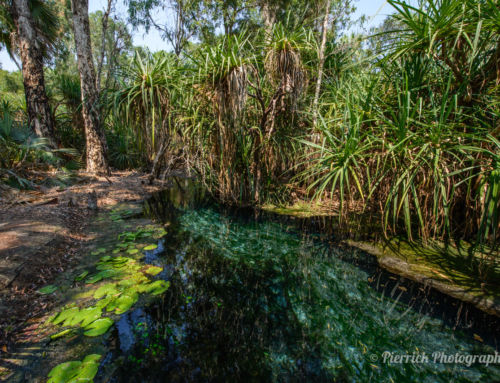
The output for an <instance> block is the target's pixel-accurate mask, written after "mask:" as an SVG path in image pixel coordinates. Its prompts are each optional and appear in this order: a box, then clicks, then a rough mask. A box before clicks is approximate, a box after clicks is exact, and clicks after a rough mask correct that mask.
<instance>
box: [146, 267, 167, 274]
mask: <svg viewBox="0 0 500 383" xmlns="http://www.w3.org/2000/svg"><path fill="white" fill-rule="evenodd" d="M162 271H163V268H162V267H159V266H149V267H148V268H147V269H146V270H145V271H144V272H145V273H146V274H149V275H153V276H155V275H158V274H160V273H161V272H162Z"/></svg>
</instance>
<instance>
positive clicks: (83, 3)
mask: <svg viewBox="0 0 500 383" xmlns="http://www.w3.org/2000/svg"><path fill="white" fill-rule="evenodd" d="M71 8H72V13H73V33H74V36H75V47H76V54H77V59H78V71H79V72H80V83H81V88H82V114H83V120H84V123H85V138H86V143H87V171H88V172H89V173H94V174H109V166H108V161H107V158H106V156H107V145H106V137H105V136H104V131H103V129H102V126H101V121H100V110H99V92H98V90H97V87H96V74H95V69H94V62H93V59H92V48H91V42H90V28H89V12H88V9H89V3H88V0H71Z"/></svg>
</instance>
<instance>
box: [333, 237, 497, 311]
mask: <svg viewBox="0 0 500 383" xmlns="http://www.w3.org/2000/svg"><path fill="white" fill-rule="evenodd" d="M340 244H341V245H342V246H347V247H349V248H353V249H357V250H361V251H362V252H365V253H367V254H369V255H371V256H374V257H375V258H376V259H377V262H378V265H379V266H380V267H381V268H383V269H385V270H387V271H389V272H391V273H393V274H397V275H399V276H402V277H404V278H407V279H410V280H412V281H414V282H417V283H420V284H423V285H424V286H426V287H427V286H429V287H431V288H434V289H436V290H438V291H439V292H441V293H443V294H446V295H449V296H451V297H453V298H455V299H458V300H460V301H463V302H465V303H469V304H472V305H474V306H475V307H476V308H478V309H480V310H482V311H484V312H486V313H487V314H490V315H494V316H497V317H499V318H500V303H499V302H495V300H494V299H492V298H491V297H488V296H486V295H480V294H479V293H478V292H477V291H475V292H471V291H467V290H466V289H465V288H463V287H461V286H459V285H456V284H450V283H445V282H442V281H440V280H437V279H436V278H433V277H431V276H429V275H426V274H424V273H421V272H417V271H415V270H413V269H412V266H415V265H414V264H413V263H410V262H407V261H405V260H404V259H402V258H401V257H398V256H395V255H390V254H388V252H387V251H384V250H383V249H381V248H379V247H378V246H377V244H376V243H370V242H361V241H355V240H350V239H347V240H342V241H340Z"/></svg>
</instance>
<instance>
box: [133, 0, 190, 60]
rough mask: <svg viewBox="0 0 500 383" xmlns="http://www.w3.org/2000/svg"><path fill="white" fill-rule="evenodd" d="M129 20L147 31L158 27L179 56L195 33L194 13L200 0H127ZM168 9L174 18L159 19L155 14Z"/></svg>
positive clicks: (168, 12) (168, 13)
mask: <svg viewBox="0 0 500 383" xmlns="http://www.w3.org/2000/svg"><path fill="white" fill-rule="evenodd" d="M126 2H127V3H128V6H129V8H128V12H129V21H130V23H131V24H132V25H133V26H134V27H138V26H144V28H145V29H146V31H148V30H149V29H150V28H151V27H154V28H156V29H157V30H158V31H160V33H161V34H162V35H163V37H164V38H166V39H167V40H168V41H169V42H170V44H171V45H172V48H173V50H174V53H175V55H176V56H177V57H179V56H180V54H181V53H182V51H183V49H184V48H185V47H186V46H187V44H188V43H189V40H190V39H191V38H192V37H193V36H194V34H195V24H196V20H194V18H193V15H194V14H196V12H194V10H195V9H198V8H199V6H200V0H168V1H166V0H127V1H126ZM159 10H162V11H165V10H169V11H167V12H166V13H167V15H172V17H173V20H169V18H168V17H165V18H163V20H162V21H158V20H157V18H156V17H155V14H156V13H157V12H158V11H159Z"/></svg>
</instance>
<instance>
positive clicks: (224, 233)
mask: <svg viewBox="0 0 500 383" xmlns="http://www.w3.org/2000/svg"><path fill="white" fill-rule="evenodd" d="M145 213H146V214H147V215H148V216H150V217H153V218H154V219H156V220H158V221H160V222H162V223H164V224H166V225H167V226H166V228H167V235H166V236H165V237H164V238H163V239H161V240H160V242H159V246H158V248H157V249H155V250H154V251H149V252H147V253H146V256H145V261H146V262H147V263H150V264H154V265H158V266H162V267H163V268H164V271H163V272H162V273H161V274H159V275H158V278H162V279H165V280H168V281H170V284H171V285H170V288H169V290H167V292H166V293H165V294H164V296H163V297H162V298H161V299H160V300H158V301H155V302H154V303H152V304H151V305H149V306H146V307H145V308H141V309H135V310H133V311H131V312H128V313H127V314H124V315H123V316H122V318H121V320H120V321H119V322H118V323H117V326H116V327H117V329H116V331H115V335H114V341H113V344H114V349H113V351H112V353H110V355H108V357H107V359H108V362H110V363H114V364H115V365H116V366H118V369H117V371H116V373H114V374H113V375H114V377H113V379H112V381H114V382H167V381H168V382H228V381H242V382H327V381H328V382H333V381H336V382H391V381H393V382H498V381H500V364H496V365H489V366H486V365H485V364H484V363H473V364H472V365H470V366H467V365H466V362H465V361H464V362H463V363H434V358H437V359H436V360H437V361H438V362H439V361H441V362H442V361H443V360H444V359H443V355H447V356H450V355H452V356H453V355H458V356H459V357H460V355H462V356H467V355H486V354H488V355H492V354H494V353H495V352H496V351H497V350H498V347H499V346H498V341H499V340H500V337H499V334H500V322H499V320H498V319H497V318H494V317H491V316H488V315H486V314H484V313H482V312H481V311H479V310H477V309H475V308H474V307H471V306H469V305H466V304H462V303H461V302H459V301H456V300H454V299H452V298H449V297H447V296H445V295H442V294H439V293H438V292H435V291H433V290H429V289H427V288H424V287H423V286H421V285H419V284H415V283H412V282H410V281H406V280H404V279H402V278H400V277H398V276H395V275H392V274H390V273H388V272H385V271H383V270H380V269H379V268H378V267H377V264H376V260H375V259H373V258H372V257H370V256H367V255H366V254H362V253H359V252H354V251H352V250H349V249H342V248H339V247H338V245H337V244H336V242H335V233H334V232H332V230H331V228H332V227H333V225H332V224H331V222H329V221H328V219H326V218H321V219H305V218H304V219H303V218H300V219H299V218H291V217H288V218H287V217H282V216H277V215H274V214H272V213H266V212H262V211H258V210H254V209H235V208H231V207H226V206H221V205H218V204H217V203H215V202H214V201H213V200H212V199H211V198H210V197H209V196H208V195H207V194H206V193H205V192H204V191H203V189H201V188H200V187H196V186H195V187H193V185H192V184H191V183H189V182H188V181H182V183H179V185H178V187H175V188H171V189H168V190H166V191H164V192H162V193H160V194H157V195H155V196H154V197H153V198H152V199H151V200H149V201H148V202H147V203H146V205H145ZM478 338H481V339H482V340H483V342H481V341H479V340H478ZM384 352H385V353H386V354H384ZM387 352H390V353H394V354H401V355H408V356H411V355H413V356H414V357H415V356H420V357H421V358H423V357H424V356H426V357H427V358H428V361H426V362H425V363H389V361H388V360H384V358H386V359H387V355H388V354H387ZM437 353H441V354H437ZM439 358H441V359H439ZM499 362H500V358H498V360H497V363H499Z"/></svg>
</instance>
